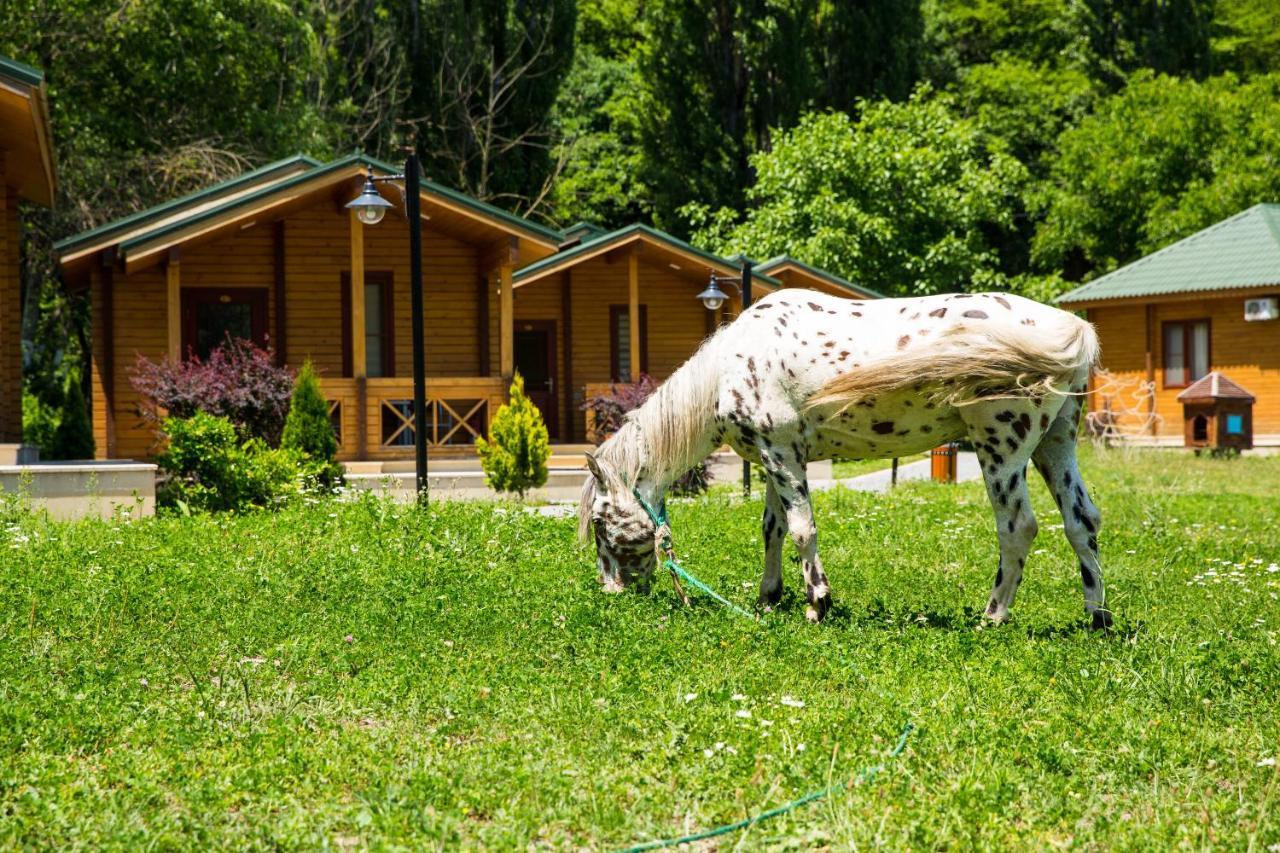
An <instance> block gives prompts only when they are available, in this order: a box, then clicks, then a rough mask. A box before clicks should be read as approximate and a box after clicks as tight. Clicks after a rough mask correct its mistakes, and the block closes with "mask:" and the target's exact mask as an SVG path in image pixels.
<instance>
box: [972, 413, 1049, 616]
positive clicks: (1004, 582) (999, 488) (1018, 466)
mask: <svg viewBox="0 0 1280 853" xmlns="http://www.w3.org/2000/svg"><path fill="white" fill-rule="evenodd" d="M1041 414H1042V413H1041V410H1040V409H1039V408H1037V407H1036V406H1035V405H1034V403H1033V402H1032V401H1030V400H1021V399H1012V400H994V401H991V402H988V403H978V404H975V405H973V406H968V407H966V408H965V409H964V410H963V412H962V415H961V417H963V418H964V421H965V423H966V425H967V426H968V428H969V436H970V440H971V441H972V442H973V445H974V448H975V449H976V450H977V453H978V461H979V462H981V464H982V477H983V479H984V480H985V481H986V484H987V497H988V498H990V500H991V508H992V510H994V512H995V518H996V535H997V536H998V537H999V538H1000V563H999V564H998V565H997V567H996V577H995V582H994V583H993V584H992V587H991V596H990V597H989V598H988V599H987V609H986V613H987V616H988V617H990V618H991V619H992V621H995V622H1003V621H1004V620H1005V619H1007V618H1008V617H1009V608H1010V607H1012V606H1013V598H1014V595H1015V594H1016V593H1017V591H1018V586H1019V585H1020V584H1021V583H1022V572H1023V569H1025V568H1026V565H1027V554H1028V553H1029V552H1030V550H1031V543H1032V542H1034V541H1035V538H1036V532H1037V525H1036V517H1035V513H1034V512H1032V510H1031V498H1030V495H1028V494H1027V477H1026V473H1027V462H1028V460H1030V458H1031V451H1032V448H1033V447H1034V446H1035V444H1036V442H1037V441H1038V440H1039V439H1040V437H1041V433H1042V432H1043V430H1044V428H1045V426H1047V420H1045V421H1043V422H1042V421H1041V419H1040V416H1041ZM1042 423H1043V424H1044V426H1042Z"/></svg>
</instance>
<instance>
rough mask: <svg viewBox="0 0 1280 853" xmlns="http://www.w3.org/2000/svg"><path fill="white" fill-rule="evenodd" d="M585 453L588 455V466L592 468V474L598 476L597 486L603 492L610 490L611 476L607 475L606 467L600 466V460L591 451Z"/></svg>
mask: <svg viewBox="0 0 1280 853" xmlns="http://www.w3.org/2000/svg"><path fill="white" fill-rule="evenodd" d="M585 455H586V457H587V468H589V469H590V470H591V476H592V477H595V478H596V487H597V488H599V490H600V491H602V492H607V491H609V478H608V477H606V476H605V474H604V469H603V468H601V467H600V461H599V460H598V459H596V458H595V456H593V455H592V454H590V453H587V454H585Z"/></svg>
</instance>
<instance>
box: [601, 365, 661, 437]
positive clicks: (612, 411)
mask: <svg viewBox="0 0 1280 853" xmlns="http://www.w3.org/2000/svg"><path fill="white" fill-rule="evenodd" d="M657 387H658V383H657V382H654V381H653V377H651V376H650V375H649V374H647V373H641V374H640V379H639V380H637V381H636V382H620V383H614V384H612V385H610V386H609V393H608V394H597V395H596V396H594V397H588V398H587V400H586V402H584V403H583V404H582V411H584V412H590V413H591V432H592V435H591V436H588V437H589V438H590V439H591V440H593V441H594V442H595V443H596V444H600V443H601V442H603V441H604V440H605V439H606V438H608V437H609V436H611V435H613V434H614V433H615V432H617V431H618V429H619V428H620V427H621V426H622V418H623V416H625V415H626V414H627V412H629V411H631V410H632V409H638V408H640V404H641V403H643V402H644V401H645V400H647V399H649V395H650V394H652V393H653V392H654V390H655V389H656V388H657Z"/></svg>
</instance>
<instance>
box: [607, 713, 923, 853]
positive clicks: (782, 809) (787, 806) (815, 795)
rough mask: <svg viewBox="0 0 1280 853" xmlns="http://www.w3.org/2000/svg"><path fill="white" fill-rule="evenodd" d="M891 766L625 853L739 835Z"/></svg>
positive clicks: (901, 742) (901, 741)
mask: <svg viewBox="0 0 1280 853" xmlns="http://www.w3.org/2000/svg"><path fill="white" fill-rule="evenodd" d="M914 728H915V726H913V725H912V724H911V723H907V724H906V725H905V726H903V727H902V734H900V735H899V736H898V743H897V745H896V746H894V748H893V751H892V752H890V753H889V760H890V761H892V760H893V759H895V758H897V757H898V756H899V755H901V754H902V751H903V750H904V749H906V746H907V736H908V735H910V734H911V731H912V729H914ZM887 764H888V762H885V764H873V765H871V766H870V767H864V768H862V770H860V771H858V774H857V775H856V776H854V777H853V779H851V780H849V781H847V782H839V783H837V784H835V785H831V786H829V787H826V788H822V789H820V790H817V791H813V792H812V793H809V794H805V795H804V796H803V797H801V798H800V799H798V800H792V801H791V802H789V803H783V804H782V805H780V806H777V807H775V808H772V809H769V810H768V811H765V812H760V814H758V815H755V816H754V817H749V818H747V819H746V820H740V821H737V822H735V823H727V824H725V825H724V826H718V827H716V828H715V829H708V830H706V831H704V832H697V833H694V834H693V835H685V836H682V837H680V838H663V839H660V840H658V841H646V842H644V843H642V844H636V845H634V846H632V847H628V848H626V849H625V851H623V853H639V852H640V851H641V850H656V849H658V848H660V847H675V846H676V845H678V844H689V843H691V842H694V841H703V840H705V839H707V838H715V837H716V836H719V835H728V834H729V833H730V832H737V831H738V830H740V829H746V828H747V827H748V826H752V825H754V824H757V823H760V822H761V821H765V820H768V819H769V818H771V817H777V816H778V815H781V814H786V813H787V812H789V811H792V810H793V809H798V808H800V807H801V806H803V805H806V804H808V803H812V802H813V801H814V800H820V799H822V798H823V797H826V796H829V795H831V794H834V793H837V792H839V791H843V790H844V789H845V788H848V787H849V786H850V785H853V784H856V783H858V782H870V781H871V780H872V779H874V778H875V777H876V774H878V773H879V772H880V771H881V770H884V769H885V767H886V766H887Z"/></svg>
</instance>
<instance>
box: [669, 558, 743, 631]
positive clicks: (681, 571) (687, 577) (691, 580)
mask: <svg viewBox="0 0 1280 853" xmlns="http://www.w3.org/2000/svg"><path fill="white" fill-rule="evenodd" d="M663 565H664V566H666V567H667V569H668V570H669V571H670V572H671V573H672V574H674V575H679V576H680V577H681V578H682V579H683V580H684V581H686V582H687V583H688V584H689V586H691V587H693V588H694V589H696V590H699V591H701V592H704V593H706V594H707V595H709V596H711V597H712V598H714V599H715V600H716V601H718V602H720V603H721V604H723V605H724V606H725V607H727V608H729V609H730V610H732V611H733V612H734V613H737V614H738V615H739V616H745V617H747V618H748V619H751V620H752V621H754V620H755V618H756V616H755V614H754V613H752V612H751V611H749V610H746V609H744V608H742V607H739V606H738V605H736V604H734V603H733V602H732V601H730V600H729V599H727V598H725V597H724V596H723V595H721V594H720V593H718V592H716V591H715V590H714V589H712V588H711V587H709V586H707V585H706V584H705V583H703V582H702V581H700V580H698V579H697V578H695V577H694V576H693V575H691V574H689V573H688V572H687V571H685V568H684V566H682V565H680V564H679V563H677V562H676V560H675V558H674V557H667V558H666V560H665V562H664V563H663Z"/></svg>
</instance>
